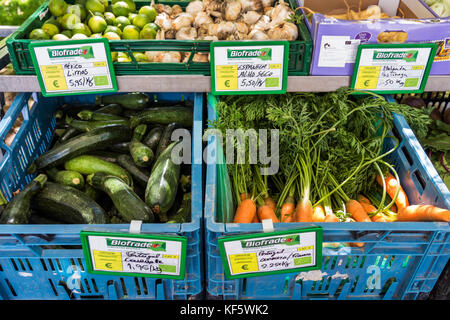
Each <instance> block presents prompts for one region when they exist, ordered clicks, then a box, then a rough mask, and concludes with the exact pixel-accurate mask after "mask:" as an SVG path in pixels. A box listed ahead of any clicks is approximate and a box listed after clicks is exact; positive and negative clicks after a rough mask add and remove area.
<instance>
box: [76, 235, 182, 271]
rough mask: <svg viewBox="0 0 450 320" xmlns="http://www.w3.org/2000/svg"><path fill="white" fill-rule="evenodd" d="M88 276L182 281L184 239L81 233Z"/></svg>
mask: <svg viewBox="0 0 450 320" xmlns="http://www.w3.org/2000/svg"><path fill="white" fill-rule="evenodd" d="M80 235H81V243H82V246H83V252H84V257H85V259H86V265H87V269H88V272H90V273H99V274H120V275H129V276H142V277H156V278H168V279H183V278H184V275H185V261H186V241H187V240H186V237H178V236H161V235H148V234H124V233H106V232H90V231H82V232H81V234H80Z"/></svg>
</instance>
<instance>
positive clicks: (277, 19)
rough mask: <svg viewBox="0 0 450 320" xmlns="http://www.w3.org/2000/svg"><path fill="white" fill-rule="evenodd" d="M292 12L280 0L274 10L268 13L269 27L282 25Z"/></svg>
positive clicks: (287, 5)
mask: <svg viewBox="0 0 450 320" xmlns="http://www.w3.org/2000/svg"><path fill="white" fill-rule="evenodd" d="M293 13H294V11H293V10H292V9H291V8H290V7H289V4H287V3H286V2H284V1H283V0H281V1H280V2H279V3H278V4H277V5H276V6H275V7H274V8H273V10H271V11H270V18H271V19H272V21H271V26H275V25H277V24H280V23H283V22H284V21H285V20H286V19H288V18H289V17H290V16H291V14H293Z"/></svg>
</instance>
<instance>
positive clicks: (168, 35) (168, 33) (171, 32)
mask: <svg viewBox="0 0 450 320" xmlns="http://www.w3.org/2000/svg"><path fill="white" fill-rule="evenodd" d="M176 33H177V32H176V31H175V30H174V29H170V30H167V31H165V32H164V38H166V39H175V34H176Z"/></svg>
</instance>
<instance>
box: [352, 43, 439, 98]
mask: <svg viewBox="0 0 450 320" xmlns="http://www.w3.org/2000/svg"><path fill="white" fill-rule="evenodd" d="M435 52H436V44H433V43H427V44H387V45H373V44H372V45H370V44H368V45H361V46H360V47H359V48H358V53H357V59H356V63H355V69H354V74H353V79H352V88H354V89H357V90H368V91H374V92H379V93H397V92H415V93H420V92H423V91H424V89H425V85H426V82H427V79H428V75H429V73H430V69H431V64H432V63H433V58H434V56H435Z"/></svg>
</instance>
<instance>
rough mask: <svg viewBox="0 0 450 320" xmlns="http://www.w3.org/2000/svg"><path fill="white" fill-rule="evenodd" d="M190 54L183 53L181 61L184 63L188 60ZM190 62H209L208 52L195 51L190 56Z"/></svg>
mask: <svg viewBox="0 0 450 320" xmlns="http://www.w3.org/2000/svg"><path fill="white" fill-rule="evenodd" d="M190 56H191V53H190V52H185V53H184V58H183V63H186V62H188V61H189V57H190ZM192 62H206V63H208V62H209V53H195V54H194V57H193V58H192Z"/></svg>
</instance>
